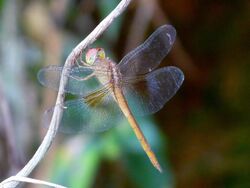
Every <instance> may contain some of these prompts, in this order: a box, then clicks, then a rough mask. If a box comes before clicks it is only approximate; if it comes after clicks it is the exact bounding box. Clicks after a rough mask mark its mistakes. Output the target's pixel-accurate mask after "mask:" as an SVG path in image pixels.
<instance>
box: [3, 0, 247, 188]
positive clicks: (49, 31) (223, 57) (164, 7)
mask: <svg viewBox="0 0 250 188" xmlns="http://www.w3.org/2000/svg"><path fill="white" fill-rule="evenodd" d="M118 2H119V1H118V0H99V1H92V0H82V1H80V0H78V1H76V0H75V1H69V0H55V1H24V0H22V1H14V0H13V1H6V0H1V1H0V13H1V15H0V30H1V32H0V39H1V51H0V58H1V59H0V104H1V109H0V177H1V180H3V179H5V178H6V177H9V176H10V175H13V174H14V173H15V172H17V171H18V170H19V169H21V168H22V167H23V165H24V164H26V163H27V161H28V160H29V159H30V158H31V156H32V155H33V154H34V152H35V151H36V149H37V147H38V146H39V144H40V142H41V140H42V138H43V136H44V135H45V133H46V129H44V127H43V126H42V125H41V124H42V123H41V119H42V114H43V111H44V110H45V109H46V108H48V107H49V106H53V104H54V102H55V96H56V93H55V92H54V91H51V90H49V89H45V88H43V87H41V85H40V84H39V83H38V81H37V79H36V74H37V72H38V70H39V69H40V68H42V67H44V66H46V65H50V64H57V65H59V64H63V63H64V61H65V59H66V57H67V56H68V55H69V53H70V51H71V50H72V49H73V48H74V46H75V45H77V44H78V43H79V42H80V41H81V40H83V39H84V37H86V36H87V35H88V33H90V32H91V31H92V30H93V29H94V27H95V26H96V25H97V24H98V23H99V22H100V21H101V20H102V19H103V18H104V17H105V16H106V15H107V14H108V13H109V12H110V11H111V10H112V9H113V8H114V7H115V6H116V5H117V3H118ZM249 18H250V3H249V1H247V0H245V1H243V0H241V1H229V0H224V1H223V0H220V1H215V0H204V1H195V0H188V1H184V0H177V1H163V0H162V1H156V0H155V1H149V0H138V1H133V2H132V3H131V5H130V6H129V8H128V9H127V10H126V12H125V13H124V14H122V16H120V18H118V19H117V20H115V22H114V23H113V24H112V25H111V27H110V28H109V29H108V31H106V32H105V33H104V34H103V35H102V36H101V38H99V39H98V40H97V42H95V43H94V44H93V46H100V47H104V48H105V50H106V53H107V55H108V56H110V57H111V58H112V59H114V60H115V61H117V62H119V60H120V59H121V58H122V57H123V56H124V55H125V54H126V53H127V52H128V51H130V50H132V49H133V48H135V47H136V46H138V45H139V44H140V43H142V42H143V41H144V40H145V39H146V38H147V37H148V36H149V35H150V34H151V33H152V32H153V31H154V30H155V29H156V28H158V27H159V26H160V25H163V24H166V23H168V24H171V25H173V26H174V27H175V28H176V30H177V36H178V38H177V40H176V42H175V45H174V47H173V49H172V51H171V52H170V54H169V55H168V56H167V57H166V58H165V59H164V61H163V62H162V63H161V66H167V65H174V66H177V67H179V68H180V69H182V70H183V72H184V74H185V81H184V84H183V86H182V87H181V89H180V91H178V92H177V94H176V96H174V97H173V99H171V100H170V101H169V102H168V103H167V104H166V105H165V107H164V108H163V109H162V110H161V111H159V112H158V113H156V114H155V115H154V116H153V117H146V118H138V120H139V123H140V125H141V126H142V129H143V131H144V132H145V135H146V137H147V138H148V140H149V142H150V144H151V145H152V148H153V150H154V151H155V153H156V155H157V156H158V158H159V160H160V163H161V164H162V166H163V170H164V173H163V174H159V173H158V172H157V171H156V170H155V169H154V168H153V167H152V166H151V164H150V162H149V160H148V159H147V157H146V155H145V154H144V152H143V150H142V149H141V147H140V145H139V144H138V141H137V140H136V137H135V136H134V134H133V132H132V131H131V129H130V127H129V125H128V123H127V122H126V120H123V121H122V120H121V121H119V123H116V124H122V125H119V126H117V127H116V128H113V129H112V130H110V131H107V132H105V133H101V134H95V135H91V134H90V135H89V134H83V135H76V136H73V135H72V136H65V135H62V134H58V137H57V138H56V140H55V143H54V144H53V146H52V147H51V149H50V150H49V151H48V154H47V156H46V157H45V159H44V160H43V161H42V162H41V163H40V165H39V167H38V168H36V170H35V171H34V173H33V174H32V177H35V178H38V179H43V180H49V181H52V182H55V183H59V184H62V185H65V186H69V187H84V188H85V187H86V188H87V187H109V188H111V187H136V188H137V187H143V188H145V187H149V188H152V187H157V188H158V187H250V181H249V175H250V165H249V164H250V163H249V158H250V155H249V154H250V153H249V152H250V150H249V148H250V147H249V145H250V141H249V132H250V128H249V124H250V115H249V113H250V99H249V97H250V84H249V81H250V74H249V72H250V64H249V62H250V53H249V52H250V45H249V44H250V43H249V39H250V19H249ZM93 116H94V114H93ZM111 123H114V122H111ZM24 187H27V185H25V186H24ZM31 187H34V185H31Z"/></svg>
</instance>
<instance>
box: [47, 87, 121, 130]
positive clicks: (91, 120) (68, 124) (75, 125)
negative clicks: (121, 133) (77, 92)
mask: <svg viewBox="0 0 250 188" xmlns="http://www.w3.org/2000/svg"><path fill="white" fill-rule="evenodd" d="M64 106H65V108H64V110H63V116H62V120H61V123H60V126H59V131H60V132H63V133H68V134H75V133H81V132H88V133H89V132H90V133H93V132H102V131H105V130H107V129H109V128H111V127H113V126H115V125H117V123H118V121H119V120H120V119H121V118H122V117H123V116H122V112H121V111H120V108H119V107H118V105H117V104H116V102H115V100H114V98H113V96H112V93H111V92H110V89H109V88H108V87H104V88H102V89H101V90H98V91H95V92H93V93H91V94H90V95H88V96H87V97H85V98H82V99H77V100H70V101H66V102H65V103H64ZM53 111H54V108H51V109H48V110H47V111H46V112H45V117H44V118H45V119H46V121H47V122H48V121H49V120H50V119H51V115H52V113H53Z"/></svg>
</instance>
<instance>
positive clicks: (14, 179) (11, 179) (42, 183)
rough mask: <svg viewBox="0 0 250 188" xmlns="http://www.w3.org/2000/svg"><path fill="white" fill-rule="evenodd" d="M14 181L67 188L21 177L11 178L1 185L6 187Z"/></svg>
mask: <svg viewBox="0 0 250 188" xmlns="http://www.w3.org/2000/svg"><path fill="white" fill-rule="evenodd" d="M13 181H18V182H25V183H33V184H37V185H46V186H49V187H55V188H66V187H64V186H61V185H58V184H55V183H50V182H46V181H42V180H37V179H32V178H27V177H20V176H11V177H9V178H8V179H6V180H4V181H3V182H2V183H1V184H2V185H3V187H4V184H6V183H8V182H13Z"/></svg>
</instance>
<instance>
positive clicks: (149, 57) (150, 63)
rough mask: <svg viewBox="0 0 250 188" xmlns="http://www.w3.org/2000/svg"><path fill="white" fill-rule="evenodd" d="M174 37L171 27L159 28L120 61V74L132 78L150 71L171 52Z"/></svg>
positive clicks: (174, 32) (174, 33)
mask: <svg viewBox="0 0 250 188" xmlns="http://www.w3.org/2000/svg"><path fill="white" fill-rule="evenodd" d="M175 37H176V31H175V29H174V27H173V26H171V25H163V26H161V27H159V28H158V29H157V30H156V31H155V32H154V33H153V34H152V35H151V36H150V37H149V38H148V39H147V40H146V41H145V42H144V43H143V44H141V45H140V46H138V47H137V48H136V49H134V50H133V51H131V52H129V53H128V54H127V55H126V56H125V57H124V58H123V59H122V60H121V62H120V63H119V64H118V67H119V69H120V72H121V74H122V75H125V76H133V75H138V74H146V73H148V72H150V71H152V70H153V69H154V68H156V67H157V66H158V65H159V64H160V62H161V61H162V59H163V58H164V57H165V56H166V55H167V54H168V52H169V51H170V50H171V48H172V46H173V43H174V41H175Z"/></svg>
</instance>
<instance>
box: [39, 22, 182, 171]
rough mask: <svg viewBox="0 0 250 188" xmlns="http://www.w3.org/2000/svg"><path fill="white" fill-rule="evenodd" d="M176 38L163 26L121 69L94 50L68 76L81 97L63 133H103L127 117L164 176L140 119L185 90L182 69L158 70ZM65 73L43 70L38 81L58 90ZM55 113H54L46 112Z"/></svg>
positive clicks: (72, 103)
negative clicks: (142, 128)
mask: <svg viewBox="0 0 250 188" xmlns="http://www.w3.org/2000/svg"><path fill="white" fill-rule="evenodd" d="M175 38H176V30H175V28H174V27H173V26H171V25H163V26H161V27H159V28H158V29H157V30H156V31H154V32H153V34H151V35H150V36H149V38H148V39H146V40H145V42H144V43H142V44H141V45H139V46H138V47H137V48H135V49H134V50H132V51H131V52H129V53H128V54H127V55H125V56H124V57H123V59H122V60H121V61H120V62H119V63H118V64H116V63H115V62H114V61H112V60H111V59H110V58H109V57H106V54H105V51H104V49H103V48H91V49H89V50H88V51H87V52H86V54H85V61H83V60H81V62H78V63H76V64H75V66H74V67H73V68H72V67H71V68H69V70H68V71H66V72H68V73H67V74H66V75H63V76H67V77H68V82H67V84H66V86H65V88H64V92H66V93H70V94H73V95H77V96H79V97H78V98H77V99H73V100H68V101H66V102H64V104H63V107H64V108H63V115H62V119H61V122H60V126H59V131H62V132H66V133H79V132H101V131H105V130H107V129H109V128H111V127H113V126H114V123H112V122H115V121H116V120H117V119H119V118H121V117H125V118H126V119H127V121H128V122H129V124H130V125H131V127H132V129H133V131H134V133H135V135H136V137H137V139H138V140H139V142H140V144H141V146H142V148H143V149H144V151H145V153H146V154H147V156H148V158H149V159H150V161H151V163H152V164H153V166H154V167H155V168H156V169H157V170H158V171H160V172H161V171H162V169H161V166H160V164H159V162H158V160H157V158H156V155H155V154H154V152H153V150H152V149H151V147H150V145H149V143H148V141H147V139H146V137H145V136H144V134H143V132H142V130H141V128H140V126H139V125H138V122H137V120H136V118H135V117H136V116H138V115H139V116H142V115H149V114H153V113H155V112H157V111H159V110H160V109H161V108H162V107H163V106H164V104H165V103H166V102H167V101H168V100H169V99H171V98H172V97H173V96H174V95H175V93H176V92H177V90H178V89H179V88H180V86H181V85H182V83H183V81H184V74H183V72H182V71H181V70H180V69H179V68H177V67H175V66H167V67H163V68H158V69H157V67H158V66H159V64H160V63H161V61H162V60H163V59H164V58H165V56H166V55H167V54H168V53H169V51H170V50H171V48H172V46H173V44H174V41H175ZM64 68H65V67H64ZM66 68H67V67H66ZM62 70H63V67H62V66H48V67H45V68H42V69H40V70H39V72H38V75H37V77H38V80H39V82H40V83H41V84H42V85H43V86H46V87H49V88H53V89H56V90H58V88H59V85H60V78H61V76H62V74H63V71H62ZM52 113H53V108H51V109H48V110H47V111H46V112H45V114H52Z"/></svg>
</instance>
